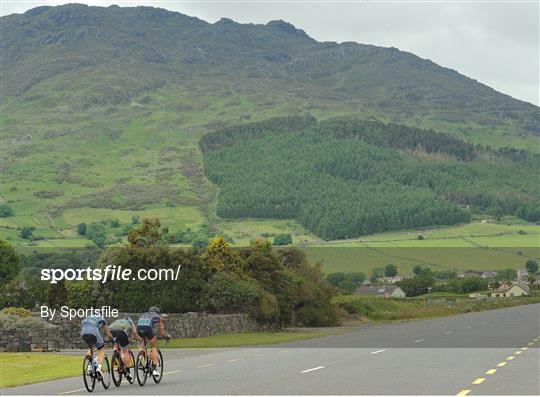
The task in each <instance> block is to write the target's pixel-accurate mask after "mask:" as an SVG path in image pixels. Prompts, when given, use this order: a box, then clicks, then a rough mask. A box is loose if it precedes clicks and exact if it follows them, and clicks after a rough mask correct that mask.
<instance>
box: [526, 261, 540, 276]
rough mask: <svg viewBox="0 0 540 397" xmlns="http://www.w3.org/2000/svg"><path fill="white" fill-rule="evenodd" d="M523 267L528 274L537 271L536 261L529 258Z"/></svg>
mask: <svg viewBox="0 0 540 397" xmlns="http://www.w3.org/2000/svg"><path fill="white" fill-rule="evenodd" d="M525 269H527V271H528V272H529V273H530V274H535V273H536V272H537V271H538V262H536V261H535V260H534V259H529V260H528V261H527V263H525Z"/></svg>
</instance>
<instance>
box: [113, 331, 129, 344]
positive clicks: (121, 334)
mask: <svg viewBox="0 0 540 397" xmlns="http://www.w3.org/2000/svg"><path fill="white" fill-rule="evenodd" d="M111 334H112V336H114V337H115V338H116V339H118V343H119V344H120V347H121V348H122V349H125V348H126V347H128V346H129V335H128V334H127V333H126V331H124V330H122V329H115V330H113V329H111Z"/></svg>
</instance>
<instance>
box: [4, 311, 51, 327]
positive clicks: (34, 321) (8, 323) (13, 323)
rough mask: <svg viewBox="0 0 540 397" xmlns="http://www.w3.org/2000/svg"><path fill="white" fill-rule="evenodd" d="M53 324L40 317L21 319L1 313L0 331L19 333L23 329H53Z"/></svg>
mask: <svg viewBox="0 0 540 397" xmlns="http://www.w3.org/2000/svg"><path fill="white" fill-rule="evenodd" d="M53 327H54V326H53V325H52V324H49V323H48V322H47V321H45V320H43V319H42V318H39V317H33V316H29V317H21V316H15V315H12V314H4V313H0V329H2V330H6V331H11V330H12V331H19V330H21V329H32V330H35V329H44V328H53Z"/></svg>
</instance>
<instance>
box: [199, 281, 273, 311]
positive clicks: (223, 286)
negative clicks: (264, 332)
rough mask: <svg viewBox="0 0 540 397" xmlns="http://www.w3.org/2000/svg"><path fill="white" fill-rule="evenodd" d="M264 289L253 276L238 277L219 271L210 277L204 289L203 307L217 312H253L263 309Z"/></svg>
mask: <svg viewBox="0 0 540 397" xmlns="http://www.w3.org/2000/svg"><path fill="white" fill-rule="evenodd" d="M262 297H263V290H262V288H261V287H260V285H259V284H258V283H257V282H256V281H255V280H253V279H251V278H243V279H242V278H238V277H235V276H234V275H231V274H227V273H225V272H218V273H216V274H214V275H213V276H212V278H210V280H209V281H208V284H206V286H205V288H204V290H203V296H202V301H203V307H204V308H205V309H208V310H211V311H212V312H215V313H242V312H243V313H251V314H252V315H257V314H259V312H260V309H261V301H262Z"/></svg>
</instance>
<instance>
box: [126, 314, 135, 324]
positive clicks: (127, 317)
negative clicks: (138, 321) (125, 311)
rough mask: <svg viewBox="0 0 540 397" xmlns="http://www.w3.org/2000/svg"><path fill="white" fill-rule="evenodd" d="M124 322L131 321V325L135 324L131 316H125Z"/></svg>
mask: <svg viewBox="0 0 540 397" xmlns="http://www.w3.org/2000/svg"><path fill="white" fill-rule="evenodd" d="M124 320H127V321H129V322H130V323H131V324H133V320H132V319H131V317H129V316H124Z"/></svg>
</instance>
